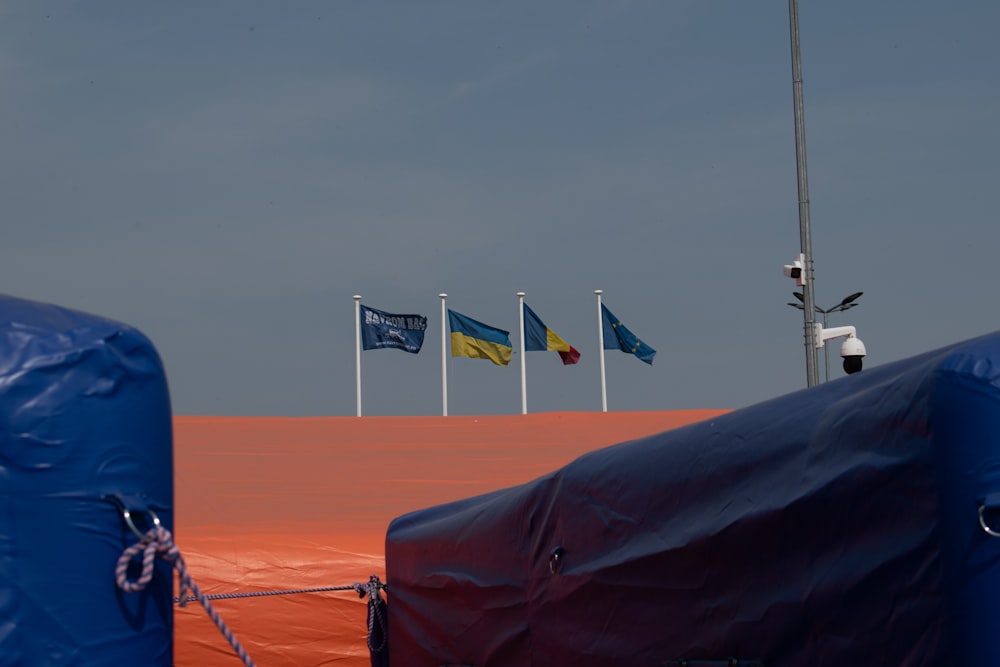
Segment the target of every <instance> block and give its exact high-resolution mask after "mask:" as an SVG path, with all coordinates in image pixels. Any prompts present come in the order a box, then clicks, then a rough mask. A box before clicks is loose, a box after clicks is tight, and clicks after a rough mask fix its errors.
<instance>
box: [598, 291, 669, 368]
mask: <svg viewBox="0 0 1000 667" xmlns="http://www.w3.org/2000/svg"><path fill="white" fill-rule="evenodd" d="M601 327H602V328H603V331H604V349H605V350H621V351H622V352H625V353H626V354H634V355H635V356H636V358H637V359H639V360H641V361H645V362H646V363H647V364H649V365H650V366H652V365H653V357H655V356H656V350H654V349H653V348H651V347H650V346H648V345H646V344H645V343H643V342H642V341H641V340H639V338H638V337H637V336H636V335H635V334H634V333H632V332H631V331H629V330H628V328H626V326H625V325H624V324H622V321H621V320H619V319H618V318H617V317H615V316H614V315H613V314H612V313H611V311H610V310H608V308H607V306H605V305H604V304H603V303H602V304H601Z"/></svg>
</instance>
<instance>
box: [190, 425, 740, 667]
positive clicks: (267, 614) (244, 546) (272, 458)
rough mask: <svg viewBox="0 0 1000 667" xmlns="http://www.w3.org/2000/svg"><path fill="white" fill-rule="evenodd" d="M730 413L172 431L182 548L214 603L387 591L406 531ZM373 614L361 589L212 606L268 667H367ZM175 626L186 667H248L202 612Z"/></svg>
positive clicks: (194, 608) (195, 607) (195, 608)
mask: <svg viewBox="0 0 1000 667" xmlns="http://www.w3.org/2000/svg"><path fill="white" fill-rule="evenodd" d="M723 412H725V411H724V410H688V411H672V412H609V413H566V412H563V413H546V414H536V415H505V416H480V417H466V416H453V417H361V418H358V417H315V418H302V417H294V418H293V417H289V418H276V417H175V418H174V486H175V523H174V540H175V542H176V544H177V546H178V547H179V549H180V551H181V554H182V556H183V557H184V560H185V563H186V565H187V570H188V573H189V574H190V575H191V577H192V578H193V580H194V581H195V583H196V584H197V585H198V586H199V587H200V588H201V590H202V592H204V593H206V594H209V595H214V594H228V593H247V592H270V591H286V590H296V589H307V588H326V587H340V586H350V585H352V584H354V583H365V582H367V581H368V578H369V576H370V575H372V574H376V575H378V576H379V577H380V578H381V579H382V580H383V581H385V561H384V546H385V534H386V530H387V528H388V526H389V523H390V521H392V519H394V518H395V517H397V516H400V515H402V514H406V513H407V512H412V511H415V510H418V509H422V508H425V507H429V506H432V505H438V504H441V503H445V502H449V501H452V500H459V499H461V498H467V497H469V496H474V495H478V494H481V493H486V492H489V491H494V490H497V489H502V488H506V487H509V486H514V485H517V484H522V483H525V482H529V481H531V480H533V479H535V478H537V477H539V476H541V475H544V474H546V473H548V472H551V471H553V470H556V469H557V468H560V467H562V466H563V465H565V464H567V463H569V462H570V461H572V460H573V459H575V458H576V457H578V456H580V455H581V454H584V453H586V452H589V451H592V450H594V449H597V448H600V447H604V446H607V445H613V444H617V443H620V442H626V441H628V440H633V439H635V438H639V437H642V436H646V435H651V434H654V433H660V432H662V431H667V430H670V429H672V428H676V427H678V426H682V425H685V424H689V423H692V422H696V421H702V420H704V419H709V418H711V417H714V416H716V415H719V414H722V413H723ZM386 583H388V584H389V585H390V595H389V604H390V606H391V604H392V597H391V583H392V582H386ZM366 604H367V603H366V601H365V600H361V599H359V597H358V595H357V594H356V593H355V592H354V591H352V590H343V591H332V592H320V593H295V594H291V595H278V596H266V597H245V598H237V599H221V600H215V601H213V602H212V605H213V607H214V608H215V610H216V612H217V613H218V614H219V616H220V617H221V618H222V620H223V622H224V623H225V624H226V626H227V627H228V629H229V630H230V632H231V633H232V634H233V635H234V636H235V637H236V639H237V640H238V641H239V642H240V644H241V645H242V646H243V648H244V649H245V650H246V652H247V653H248V654H249V656H250V657H251V658H252V659H253V661H254V662H255V663H256V664H257V665H259V666H260V667H281V666H286V665H287V666H295V667H299V666H301V667H319V666H323V665H338V666H344V667H364V666H367V665H369V664H370V660H369V652H368V647H367V643H366V637H367V626H366V612H367V606H366ZM174 618H175V628H174V663H175V665H177V666H178V667H212V666H215V665H218V666H219V667H238V666H239V665H242V664H243V663H242V661H241V660H240V658H239V657H238V656H237V655H236V654H235V653H234V651H233V649H232V648H231V647H230V645H229V643H228V642H227V641H226V639H225V638H224V637H223V636H222V634H221V633H220V631H219V630H218V629H217V628H216V626H215V625H214V624H213V623H212V621H211V619H209V617H208V616H207V614H206V613H205V610H204V608H203V607H202V606H201V605H199V604H198V603H197V602H192V603H189V604H188V605H187V607H184V608H181V607H177V608H176V609H175V614H174ZM390 641H391V639H390Z"/></svg>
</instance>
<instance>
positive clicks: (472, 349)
mask: <svg viewBox="0 0 1000 667" xmlns="http://www.w3.org/2000/svg"><path fill="white" fill-rule="evenodd" d="M448 325H449V327H450V328H451V356H453V357H471V358H472V359H489V360H490V361H492V362H493V363H494V364H496V365H497V366H506V365H507V364H509V363H510V355H511V352H513V347H512V346H511V344H510V332H509V331H504V330H503V329H497V328H496V327H491V326H489V325H486V324H483V323H482V322H477V321H476V320H474V319H472V318H471V317H466V316H465V315H462V314H461V313H456V312H455V311H454V310H452V309H451V308H449V309H448Z"/></svg>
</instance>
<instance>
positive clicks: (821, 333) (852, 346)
mask: <svg viewBox="0 0 1000 667" xmlns="http://www.w3.org/2000/svg"><path fill="white" fill-rule="evenodd" d="M814 326H815V327H816V347H817V348H820V347H824V346H825V344H826V341H828V340H830V339H831V338H840V337H841V336H846V337H847V338H846V339H845V340H844V342H843V343H842V344H841V345H840V356H842V357H843V358H844V372H845V373H847V374H848V375H851V374H852V373H857V372H858V371H860V370H861V360H862V359H863V358H864V357H865V356H866V355H867V354H868V351H867V350H866V349H865V344H864V343H862V342H861V339H860V338H858V333H857V331H856V330H855V328H854V327H831V328H829V329H824V328H823V326H822V325H821V324H819V323H817V324H815V325H814Z"/></svg>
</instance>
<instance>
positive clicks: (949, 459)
mask: <svg viewBox="0 0 1000 667" xmlns="http://www.w3.org/2000/svg"><path fill="white" fill-rule="evenodd" d="M998 383H1000V334H993V335H990V336H986V337H983V338H979V339H976V340H972V341H968V342H964V343H960V344H956V345H953V346H950V347H946V348H943V349H940V350H937V351H934V352H930V353H927V354H924V355H922V356H918V357H914V358H911V359H907V360H904V361H900V362H897V363H893V364H887V365H883V366H880V367H876V368H872V369H869V370H865V371H863V372H861V373H859V374H856V375H851V376H847V377H844V378H841V379H839V380H836V381H833V382H829V383H827V384H824V385H820V386H818V387H815V388H812V389H808V390H802V391H799V392H796V393H793V394H789V395H787V396H783V397H780V398H777V399H774V400H771V401H768V402H765V403H760V404H758V405H754V406H751V407H748V408H745V409H742V410H739V411H735V412H732V413H728V414H726V415H724V416H721V417H716V418H714V419H711V420H709V421H705V422H701V423H698V424H693V425H691V426H687V427H684V428H680V429H677V430H674V431H669V432H667V433H663V434H660V435H656V436H652V437H648V438H644V439H641V440H636V441H632V442H629V443H625V444H621V445H617V446H614V447H610V448H606V449H602V450H599V451H596V452H594V453H591V454H588V455H585V456H583V457H581V458H579V459H577V460H576V461H574V462H573V463H571V464H569V465H567V466H565V467H564V468H562V469H560V470H557V471H555V472H553V473H551V474H549V475H547V476H545V477H542V478H540V479H538V480H535V481H533V482H531V483H529V484H525V485H522V486H518V487H514V488H511V489H507V490H502V491H498V492H495V493H492V494H488V495H483V496H479V497H475V498H469V499H466V500H462V501H459V502H455V503H451V504H447V505H442V506H438V507H433V508H430V509H426V510H422V511H418V512H414V513H412V514H408V515H405V516H402V517H399V518H397V519H395V520H394V521H393V522H392V523H391V525H390V526H389V530H388V534H387V540H386V574H387V579H388V585H389V593H390V595H389V640H390V641H389V646H390V661H391V664H393V665H397V666H400V667H402V666H407V667H411V666H412V667H420V666H422V665H442V664H461V665H478V666H480V667H484V666H486V665H573V666H574V667H588V666H595V667H596V666H598V665H601V666H604V665H629V666H630V667H641V666H644V665H648V666H650V667H654V666H655V667H660V666H661V665H664V664H681V662H680V661H681V660H683V659H691V660H692V661H694V660H698V661H725V660H727V659H729V658H735V659H738V660H739V661H740V662H739V663H738V664H765V665H767V666H768V667H802V666H803V665H831V666H834V665H836V666H840V665H865V666H866V667H878V666H880V665H884V666H886V667H889V666H892V667H899V666H900V665H907V666H908V667H917V666H927V667H930V666H934V667H942V666H945V667H947V666H949V665H953V666H956V667H957V666H966V665H998V664H1000V642H997V641H996V632H995V626H996V619H997V618H998V612H997V611H996V610H997V605H998V604H1000V538H997V537H994V536H991V535H990V534H988V533H987V531H986V530H985V528H991V529H992V528H996V529H997V530H998V531H1000V387H998ZM981 514H982V521H983V524H984V525H981V523H980V515H981ZM984 526H985V528H984ZM757 661H759V663H758V662H757ZM698 664H724V662H705V663H698Z"/></svg>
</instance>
